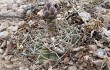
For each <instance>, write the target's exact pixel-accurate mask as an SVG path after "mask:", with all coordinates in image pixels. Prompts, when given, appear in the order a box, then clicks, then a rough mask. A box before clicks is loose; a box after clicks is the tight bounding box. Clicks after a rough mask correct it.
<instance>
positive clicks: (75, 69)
mask: <svg viewBox="0 0 110 70" xmlns="http://www.w3.org/2000/svg"><path fill="white" fill-rule="evenodd" d="M68 70H77V67H76V66H70V67H69V68H68Z"/></svg>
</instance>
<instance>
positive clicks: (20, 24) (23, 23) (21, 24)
mask: <svg viewBox="0 0 110 70" xmlns="http://www.w3.org/2000/svg"><path fill="white" fill-rule="evenodd" d="M25 24H26V21H20V22H19V23H18V27H19V28H20V27H22V26H24V25H25Z"/></svg>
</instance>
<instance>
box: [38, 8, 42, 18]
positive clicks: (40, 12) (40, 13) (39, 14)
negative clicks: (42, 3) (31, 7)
mask: <svg viewBox="0 0 110 70" xmlns="http://www.w3.org/2000/svg"><path fill="white" fill-rule="evenodd" d="M37 15H38V16H40V17H43V10H42V9H41V10H40V11H39V12H38V13H37Z"/></svg>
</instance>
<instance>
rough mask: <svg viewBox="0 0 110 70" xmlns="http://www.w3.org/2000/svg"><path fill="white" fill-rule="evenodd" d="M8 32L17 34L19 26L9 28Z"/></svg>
mask: <svg viewBox="0 0 110 70" xmlns="http://www.w3.org/2000/svg"><path fill="white" fill-rule="evenodd" d="M7 30H8V31H11V32H16V31H17V30H18V26H10V27H8V28H7Z"/></svg>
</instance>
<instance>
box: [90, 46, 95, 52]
mask: <svg viewBox="0 0 110 70" xmlns="http://www.w3.org/2000/svg"><path fill="white" fill-rule="evenodd" d="M89 49H90V51H93V52H95V51H96V50H97V46H96V45H89Z"/></svg>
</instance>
